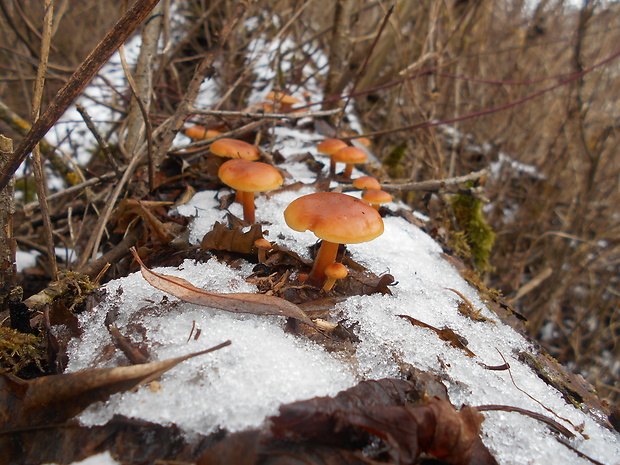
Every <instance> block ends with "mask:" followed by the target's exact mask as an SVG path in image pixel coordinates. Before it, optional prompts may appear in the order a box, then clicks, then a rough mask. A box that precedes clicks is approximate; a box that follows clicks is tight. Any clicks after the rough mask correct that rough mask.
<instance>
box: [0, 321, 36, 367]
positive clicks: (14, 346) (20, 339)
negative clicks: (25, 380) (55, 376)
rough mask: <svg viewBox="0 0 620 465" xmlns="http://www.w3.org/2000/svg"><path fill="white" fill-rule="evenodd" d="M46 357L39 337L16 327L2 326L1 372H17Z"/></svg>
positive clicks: (0, 334)
mask: <svg viewBox="0 0 620 465" xmlns="http://www.w3.org/2000/svg"><path fill="white" fill-rule="evenodd" d="M43 357H44V352H43V349H42V347H41V345H40V340H39V338H38V337H36V336H34V335H32V334H24V333H21V332H19V331H17V330H15V329H11V328H4V327H0V372H2V373H13V374H16V373H18V372H19V371H20V370H22V369H23V368H25V367H26V366H28V365H30V364H32V363H35V364H36V365H38V366H39V367H40V363H41V360H42V359H43Z"/></svg>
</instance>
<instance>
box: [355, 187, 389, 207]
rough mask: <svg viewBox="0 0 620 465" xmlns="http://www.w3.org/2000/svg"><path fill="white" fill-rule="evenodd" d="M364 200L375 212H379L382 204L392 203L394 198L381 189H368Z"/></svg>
mask: <svg viewBox="0 0 620 465" xmlns="http://www.w3.org/2000/svg"><path fill="white" fill-rule="evenodd" d="M362 199H363V200H364V201H365V202H368V203H369V204H370V205H372V206H373V208H374V209H375V210H379V207H380V206H381V205H382V204H384V203H388V202H391V201H392V196H391V195H390V194H389V193H388V192H385V191H384V190H381V189H367V190H366V192H364V195H362Z"/></svg>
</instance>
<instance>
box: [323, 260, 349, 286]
mask: <svg viewBox="0 0 620 465" xmlns="http://www.w3.org/2000/svg"><path fill="white" fill-rule="evenodd" d="M348 274H349V270H347V267H346V266H344V265H343V264H342V263H338V262H334V263H330V264H329V265H327V266H326V267H325V276H327V281H325V284H324V285H323V290H324V291H325V292H329V291H331V289H332V287H334V284H335V283H336V280H337V279H344V278H346V277H347V276H348Z"/></svg>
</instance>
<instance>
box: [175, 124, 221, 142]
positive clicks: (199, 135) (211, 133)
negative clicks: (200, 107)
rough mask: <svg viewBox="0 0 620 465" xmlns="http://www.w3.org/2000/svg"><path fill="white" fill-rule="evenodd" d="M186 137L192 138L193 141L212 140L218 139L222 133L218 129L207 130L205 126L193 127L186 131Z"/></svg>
mask: <svg viewBox="0 0 620 465" xmlns="http://www.w3.org/2000/svg"><path fill="white" fill-rule="evenodd" d="M184 132H185V135H186V136H187V137H191V138H192V139H198V140H200V139H210V138H211V137H217V136H219V135H220V134H221V133H222V132H221V131H218V130H217V129H207V128H205V127H204V126H198V125H196V126H192V127H191V128H187V129H185V131H184Z"/></svg>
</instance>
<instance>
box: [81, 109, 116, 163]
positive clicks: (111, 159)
mask: <svg viewBox="0 0 620 465" xmlns="http://www.w3.org/2000/svg"><path fill="white" fill-rule="evenodd" d="M75 109H76V110H77V111H78V113H79V114H80V115H81V116H82V119H83V120H84V123H86V127H87V128H88V129H89V131H90V132H91V134H92V135H93V136H94V137H95V139H96V140H97V143H98V144H99V147H100V148H101V151H102V152H103V154H104V155H105V157H106V158H107V159H108V162H110V165H112V169H113V170H114V171H115V173H116V174H117V175H118V174H119V166H118V163H117V162H116V159H115V158H114V155H112V152H111V151H110V146H109V145H108V143H107V142H106V141H105V139H104V138H103V137H101V134H100V133H99V131H98V130H97V127H96V126H95V123H94V122H93V120H92V118H91V117H90V115H89V114H88V113H87V112H86V110H85V109H84V107H83V106H82V105H79V104H78V105H76V106H75Z"/></svg>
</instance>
